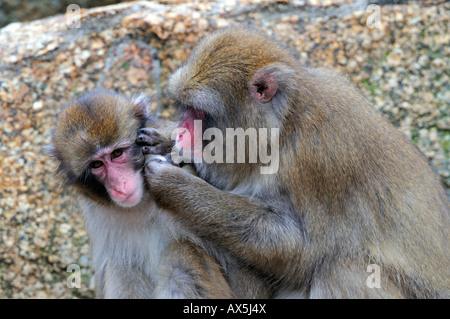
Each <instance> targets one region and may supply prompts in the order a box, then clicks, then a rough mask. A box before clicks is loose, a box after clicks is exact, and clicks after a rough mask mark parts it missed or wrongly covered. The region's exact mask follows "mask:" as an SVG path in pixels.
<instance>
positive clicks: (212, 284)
mask: <svg viewBox="0 0 450 319" xmlns="http://www.w3.org/2000/svg"><path fill="white" fill-rule="evenodd" d="M148 102H149V101H148V100H146V98H143V96H140V97H138V98H137V99H134V100H129V99H128V98H126V97H124V96H121V95H118V94H116V93H114V92H110V91H94V92H92V93H90V94H87V95H85V96H83V97H82V98H80V99H78V100H75V101H73V102H71V103H69V104H68V105H66V106H65V108H64V109H63V111H62V112H61V114H60V116H59V118H58V121H57V125H56V130H55V133H54V136H53V140H52V142H53V146H52V150H51V153H52V154H53V155H54V156H55V157H56V159H57V160H58V161H59V168H58V172H59V173H60V174H61V175H62V176H63V177H64V179H65V182H66V185H70V187H72V188H73V189H75V190H77V191H78V193H79V194H80V195H81V196H80V197H81V207H82V209H83V216H84V219H85V222H86V227H87V230H88V233H89V236H90V241H91V249H92V256H93V268H94V270H95V274H96V296H97V297H98V298H230V297H232V294H231V291H230V288H229V285H228V283H227V282H226V281H225V278H224V275H223V273H222V268H221V266H220V265H219V264H218V262H217V261H216V260H215V259H214V257H213V256H212V257H211V256H210V255H208V254H207V253H206V251H205V249H204V248H202V247H201V241H200V240H199V238H197V237H196V236H194V235H192V234H191V233H190V232H188V231H185V230H184V228H182V227H180V225H179V224H178V223H177V222H175V221H174V219H173V218H172V216H171V215H170V214H168V213H167V212H165V211H164V210H163V209H161V208H159V207H157V205H156V203H155V201H154V200H153V198H152V195H151V192H149V191H148V189H147V187H146V185H145V181H144V177H143V173H142V169H143V165H144V155H143V154H142V150H141V147H140V146H138V145H137V144H136V143H135V140H136V136H137V134H136V133H137V132H138V130H139V129H141V133H144V134H147V135H149V133H151V135H152V140H151V141H150V144H151V146H150V147H149V148H148V149H149V151H152V152H153V153H161V154H163V155H165V154H166V153H167V150H168V149H171V145H172V144H173V142H172V141H171V140H170V132H171V131H172V130H173V129H174V126H173V123H172V122H168V121H164V120H162V119H158V118H155V117H153V116H152V115H151V114H149V113H148V111H147V106H148ZM146 125H147V126H149V127H150V128H144V127H145V126H146ZM146 141H147V142H149V140H148V139H147V140H146ZM169 146H170V147H169ZM152 158H153V159H154V160H160V161H165V158H164V157H162V156H158V155H152Z"/></svg>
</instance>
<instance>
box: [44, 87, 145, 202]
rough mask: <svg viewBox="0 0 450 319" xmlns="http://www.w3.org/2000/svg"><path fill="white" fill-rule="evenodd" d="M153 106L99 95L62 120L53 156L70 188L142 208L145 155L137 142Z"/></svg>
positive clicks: (69, 108) (71, 108) (70, 107)
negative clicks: (139, 131)
mask: <svg viewBox="0 0 450 319" xmlns="http://www.w3.org/2000/svg"><path fill="white" fill-rule="evenodd" d="M147 103H148V101H146V100H145V98H144V97H143V96H142V97H139V98H137V99H136V100H134V101H131V100H129V99H127V98H126V97H124V96H121V95H118V94H116V93H114V92H111V91H104V90H101V91H94V92H91V93H89V94H86V95H85V96H83V97H81V98H80V99H78V100H75V101H73V102H70V103H69V104H67V105H66V106H65V107H64V108H63V110H62V112H61V114H60V115H59V117H58V120H57V124H56V129H55V132H54V135H53V140H52V147H51V149H50V152H51V154H52V155H53V156H54V157H55V158H56V159H57V160H58V161H59V168H58V173H59V174H60V175H62V176H63V178H64V179H65V183H66V185H71V186H73V187H75V188H76V189H77V190H78V191H80V192H81V193H82V194H84V195H86V196H87V197H89V198H91V199H94V200H96V201H97V202H101V203H103V204H107V205H109V204H116V205H118V206H121V207H132V206H135V205H137V204H138V203H139V202H140V201H141V200H142V197H143V188H144V179H143V176H142V173H141V170H142V166H143V161H144V158H143V155H142V152H141V148H140V147H139V146H137V145H136V144H135V143H134V141H135V139H136V132H137V130H138V129H140V128H142V127H144V126H145V123H146V121H147V119H148V116H149V114H148V111H147Z"/></svg>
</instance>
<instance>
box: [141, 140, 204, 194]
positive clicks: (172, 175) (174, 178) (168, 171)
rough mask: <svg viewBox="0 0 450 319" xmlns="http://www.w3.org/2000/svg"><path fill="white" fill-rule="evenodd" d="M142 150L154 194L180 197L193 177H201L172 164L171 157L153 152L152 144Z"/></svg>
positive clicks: (149, 183) (146, 175)
mask: <svg viewBox="0 0 450 319" xmlns="http://www.w3.org/2000/svg"><path fill="white" fill-rule="evenodd" d="M142 152H143V153H144V154H146V155H145V178H146V180H147V183H148V185H149V187H150V191H151V192H152V194H153V195H154V196H156V197H157V198H159V199H161V200H162V201H165V199H166V198H167V199H170V198H171V199H174V198H179V196H180V195H179V194H178V193H179V192H180V193H182V192H183V189H185V188H184V186H187V185H189V183H191V182H192V181H191V178H194V179H199V178H198V177H195V176H193V175H192V174H191V173H189V172H188V171H186V170H185V169H182V168H180V167H177V166H174V165H172V163H171V161H170V159H168V158H167V156H166V157H164V156H161V155H155V154H152V153H153V152H151V147H150V146H144V147H143V148H142Z"/></svg>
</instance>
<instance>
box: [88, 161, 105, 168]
mask: <svg viewBox="0 0 450 319" xmlns="http://www.w3.org/2000/svg"><path fill="white" fill-rule="evenodd" d="M102 166H103V162H102V161H93V162H92V163H91V167H92V168H99V167H102Z"/></svg>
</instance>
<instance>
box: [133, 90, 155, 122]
mask: <svg viewBox="0 0 450 319" xmlns="http://www.w3.org/2000/svg"><path fill="white" fill-rule="evenodd" d="M152 100H153V96H148V95H146V94H144V93H141V94H139V95H138V96H137V97H135V98H133V99H132V103H133V105H134V106H135V108H136V112H137V114H139V115H141V116H142V117H149V116H150V103H151V102H152Z"/></svg>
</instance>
